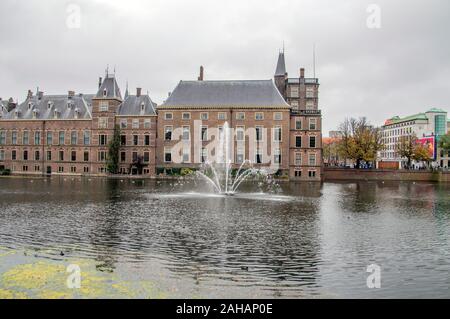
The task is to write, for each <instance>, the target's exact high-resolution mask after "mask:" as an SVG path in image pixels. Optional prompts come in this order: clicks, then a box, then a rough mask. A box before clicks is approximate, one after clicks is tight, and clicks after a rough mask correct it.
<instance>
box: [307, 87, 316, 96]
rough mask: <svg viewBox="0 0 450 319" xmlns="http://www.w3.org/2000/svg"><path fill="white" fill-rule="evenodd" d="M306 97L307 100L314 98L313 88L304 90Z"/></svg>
mask: <svg viewBox="0 0 450 319" xmlns="http://www.w3.org/2000/svg"><path fill="white" fill-rule="evenodd" d="M306 97H307V98H314V88H313V87H307V88H306Z"/></svg>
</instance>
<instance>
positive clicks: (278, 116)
mask: <svg viewBox="0 0 450 319" xmlns="http://www.w3.org/2000/svg"><path fill="white" fill-rule="evenodd" d="M273 119H274V120H275V121H281V120H283V113H281V112H275V113H273Z"/></svg>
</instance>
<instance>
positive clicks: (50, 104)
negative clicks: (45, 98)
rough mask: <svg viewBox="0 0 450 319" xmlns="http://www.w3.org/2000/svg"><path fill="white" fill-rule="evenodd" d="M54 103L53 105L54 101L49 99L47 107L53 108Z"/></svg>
mask: <svg viewBox="0 0 450 319" xmlns="http://www.w3.org/2000/svg"><path fill="white" fill-rule="evenodd" d="M52 105H53V102H51V101H49V102H48V103H47V108H48V109H51V108H52Z"/></svg>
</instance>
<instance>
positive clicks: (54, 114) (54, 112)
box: [53, 110, 59, 119]
mask: <svg viewBox="0 0 450 319" xmlns="http://www.w3.org/2000/svg"><path fill="white" fill-rule="evenodd" d="M58 114H59V112H58V110H54V111H53V118H55V119H57V118H58Z"/></svg>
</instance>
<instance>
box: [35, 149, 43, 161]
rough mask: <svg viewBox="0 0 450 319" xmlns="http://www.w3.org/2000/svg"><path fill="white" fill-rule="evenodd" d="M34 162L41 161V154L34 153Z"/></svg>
mask: <svg viewBox="0 0 450 319" xmlns="http://www.w3.org/2000/svg"><path fill="white" fill-rule="evenodd" d="M34 160H35V161H40V160H41V153H40V152H39V151H35V152H34Z"/></svg>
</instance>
